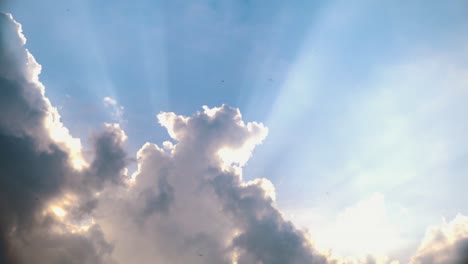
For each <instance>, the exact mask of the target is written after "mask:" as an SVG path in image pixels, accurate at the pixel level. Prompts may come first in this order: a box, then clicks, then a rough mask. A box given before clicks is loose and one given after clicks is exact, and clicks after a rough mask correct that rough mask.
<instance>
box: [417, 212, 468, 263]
mask: <svg viewBox="0 0 468 264" xmlns="http://www.w3.org/2000/svg"><path fill="white" fill-rule="evenodd" d="M462 263H468V217H466V216H464V215H461V214H458V215H457V216H456V217H455V218H454V219H453V220H452V221H451V222H448V223H447V222H446V221H445V220H444V221H443V223H442V225H441V226H439V227H437V226H433V227H430V228H428V230H427V232H426V235H425V237H424V239H423V240H422V242H421V245H420V247H419V249H418V251H417V252H416V254H415V255H414V256H413V258H412V259H411V264H462Z"/></svg>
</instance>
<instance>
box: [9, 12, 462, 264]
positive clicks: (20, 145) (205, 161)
mask: <svg viewBox="0 0 468 264" xmlns="http://www.w3.org/2000/svg"><path fill="white" fill-rule="evenodd" d="M0 26H1V28H2V32H1V33H0V88H1V89H2V96H1V97H0V146H2V147H1V148H0V170H1V174H2V176H1V177H0V212H1V213H0V263H12V264H17V263H18V264H19V263H40V264H41V263H44V264H45V263H49V264H54V263H86V264H98V263H139V264H145V263H213V264H215V263H216V264H219V263H238V264H249V263H263V264H282V263H291V264H302V263H312V264H314V263H388V260H387V259H383V260H378V259H376V258H374V257H372V256H369V257H367V258H365V259H362V260H361V259H346V260H341V259H339V258H336V257H331V256H329V255H328V254H325V253H323V252H321V251H319V250H318V249H316V247H315V246H314V245H313V243H312V241H311V239H310V238H309V235H308V234H307V233H305V232H304V231H300V230H298V229H297V228H295V226H294V225H293V223H291V222H289V221H287V220H285V219H284V217H283V215H282V214H281V212H280V211H279V210H278V209H277V208H276V207H275V190H274V186H273V184H272V183H271V182H270V181H269V180H268V179H263V178H258V179H254V180H252V181H244V180H243V179H242V168H243V166H244V165H245V164H246V162H247V161H248V159H249V158H250V156H251V154H252V151H253V150H254V148H255V147H256V146H257V145H259V144H261V143H262V141H263V140H264V139H265V137H266V136H267V133H268V130H267V128H266V127H265V126H263V125H262V124H259V123H255V122H251V123H244V121H243V120H242V116H241V114H240V111H239V110H238V109H235V108H231V107H229V106H226V105H222V106H221V107H217V108H216V107H215V108H208V107H203V110H202V111H199V112H197V113H195V114H194V115H192V116H190V117H186V116H180V115H176V114H175V113H160V114H159V115H158V116H157V119H158V121H159V123H160V124H161V125H162V126H163V127H164V128H166V129H167V132H168V134H169V136H170V138H171V141H166V142H164V143H163V144H162V146H158V145H156V144H152V143H146V144H145V145H144V146H142V148H141V149H140V150H139V151H138V153H137V166H138V169H137V171H136V172H135V173H133V174H132V175H127V169H126V167H127V165H128V163H129V160H130V159H129V158H128V156H127V154H126V152H125V150H124V144H125V141H126V138H127V137H126V135H125V133H124V131H123V130H122V129H121V128H120V126H119V125H118V124H104V125H103V127H102V129H101V130H100V132H99V133H96V136H95V137H94V138H93V141H92V142H93V143H92V145H91V146H90V148H91V151H87V152H86V153H88V152H89V153H91V154H90V155H89V156H85V155H84V154H83V153H84V152H85V151H83V148H82V146H81V143H80V140H79V139H76V138H73V137H72V136H71V135H70V133H69V131H68V130H67V129H66V128H65V127H64V125H63V124H62V123H61V122H60V115H59V113H58V111H57V110H56V109H55V108H54V107H53V106H52V105H51V103H50V101H49V100H48V99H47V97H46V96H45V88H44V86H43V85H42V84H41V83H40V81H39V74H40V71H41V67H40V65H39V64H38V63H37V62H36V61H35V60H34V58H33V56H32V55H31V54H30V53H29V52H28V50H27V49H25V47H24V45H25V43H26V39H25V38H24V36H23V34H22V31H21V26H20V25H19V24H18V23H17V22H15V21H14V19H13V18H12V16H11V15H5V14H0ZM3 29H4V30H3ZM104 101H105V103H107V104H109V105H111V106H115V105H116V102H115V101H114V100H112V98H108V99H105V100H104ZM467 223H468V221H467V220H466V217H463V216H459V217H457V218H456V219H455V220H454V221H453V222H451V223H450V224H446V225H444V226H443V227H442V228H441V229H433V230H431V231H428V234H427V237H426V239H425V240H424V241H423V243H422V245H421V247H420V249H419V250H418V251H417V252H416V254H415V256H414V257H413V259H412V263H415V264H416V263H418V264H419V263H424V264H426V263H453V264H457V263H465V262H466V261H467V255H466V252H467V246H466V245H467V242H466V241H467V240H466V239H467V237H468V224H467ZM356 239H359V238H356Z"/></svg>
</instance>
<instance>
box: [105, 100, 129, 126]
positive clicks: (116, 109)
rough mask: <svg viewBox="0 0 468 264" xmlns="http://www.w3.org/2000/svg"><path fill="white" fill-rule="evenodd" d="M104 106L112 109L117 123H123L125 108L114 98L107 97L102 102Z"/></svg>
mask: <svg viewBox="0 0 468 264" xmlns="http://www.w3.org/2000/svg"><path fill="white" fill-rule="evenodd" d="M102 101H103V102H104V105H105V106H106V107H107V108H109V109H110V111H111V115H112V118H113V119H114V120H116V121H119V122H122V121H123V120H122V118H123V115H124V110H125V108H124V107H123V106H121V105H120V104H119V103H118V102H117V100H115V99H114V98H112V97H109V96H106V97H104V99H103V100H102Z"/></svg>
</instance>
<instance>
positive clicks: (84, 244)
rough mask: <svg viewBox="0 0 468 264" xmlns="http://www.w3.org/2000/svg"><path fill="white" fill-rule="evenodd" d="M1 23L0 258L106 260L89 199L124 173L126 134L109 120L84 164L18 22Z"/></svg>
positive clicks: (3, 18) (4, 18) (5, 18)
mask: <svg viewBox="0 0 468 264" xmlns="http://www.w3.org/2000/svg"><path fill="white" fill-rule="evenodd" d="M0 26H1V28H2V32H1V33H0V88H1V90H2V96H1V97H0V144H1V146H2V147H1V148H0V170H1V172H0V173H1V175H2V177H0V263H12V264H16V263H63V262H64V261H66V262H67V263H90V264H91V263H108V262H109V261H110V252H111V251H112V247H111V245H110V244H109V243H108V242H106V240H105V238H104V235H103V233H102V232H101V231H100V227H99V225H98V224H96V223H94V220H93V218H92V215H91V211H92V208H93V207H95V204H96V202H95V201H93V199H92V198H93V196H94V194H95V193H96V192H98V191H100V190H101V189H102V186H103V185H104V183H106V182H115V180H114V179H115V177H119V175H120V174H119V173H120V172H122V171H123V166H124V164H123V163H124V161H123V160H124V158H123V156H125V154H124V153H123V150H122V148H121V147H122V142H123V140H124V134H123V132H122V131H121V130H120V129H119V127H117V126H107V127H106V129H105V131H104V132H103V133H101V134H99V136H97V139H96V141H95V144H94V149H95V151H94V152H95V157H94V160H93V161H92V163H91V165H88V163H87V162H86V161H85V159H84V157H83V155H82V149H81V143H80V140H79V139H76V138H73V137H72V136H71V135H70V133H69V131H68V129H67V128H66V127H65V126H64V125H63V124H62V123H61V122H60V115H59V114H58V112H57V109H56V108H54V107H53V106H52V105H51V103H50V101H49V100H48V99H47V97H46V96H45V88H44V86H43V85H42V83H41V82H40V81H39V73H40V71H41V66H40V65H39V64H38V63H37V62H36V61H35V60H34V57H33V56H32V55H31V54H30V53H29V52H28V50H27V49H25V47H24V45H25V43H26V39H25V37H24V36H23V34H22V32H21V26H20V25H19V24H18V23H17V22H15V21H14V19H13V17H12V16H11V15H9V14H6V15H5V14H0ZM96 179H99V180H97V181H96ZM91 183H93V184H91ZM93 204H94V205H93Z"/></svg>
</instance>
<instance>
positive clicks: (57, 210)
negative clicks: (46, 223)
mask: <svg viewBox="0 0 468 264" xmlns="http://www.w3.org/2000/svg"><path fill="white" fill-rule="evenodd" d="M50 210H51V211H52V212H53V213H54V214H55V216H57V217H59V218H64V217H65V216H66V215H67V212H66V211H65V210H63V209H62V208H61V207H59V206H55V205H52V206H51V207H50Z"/></svg>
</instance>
